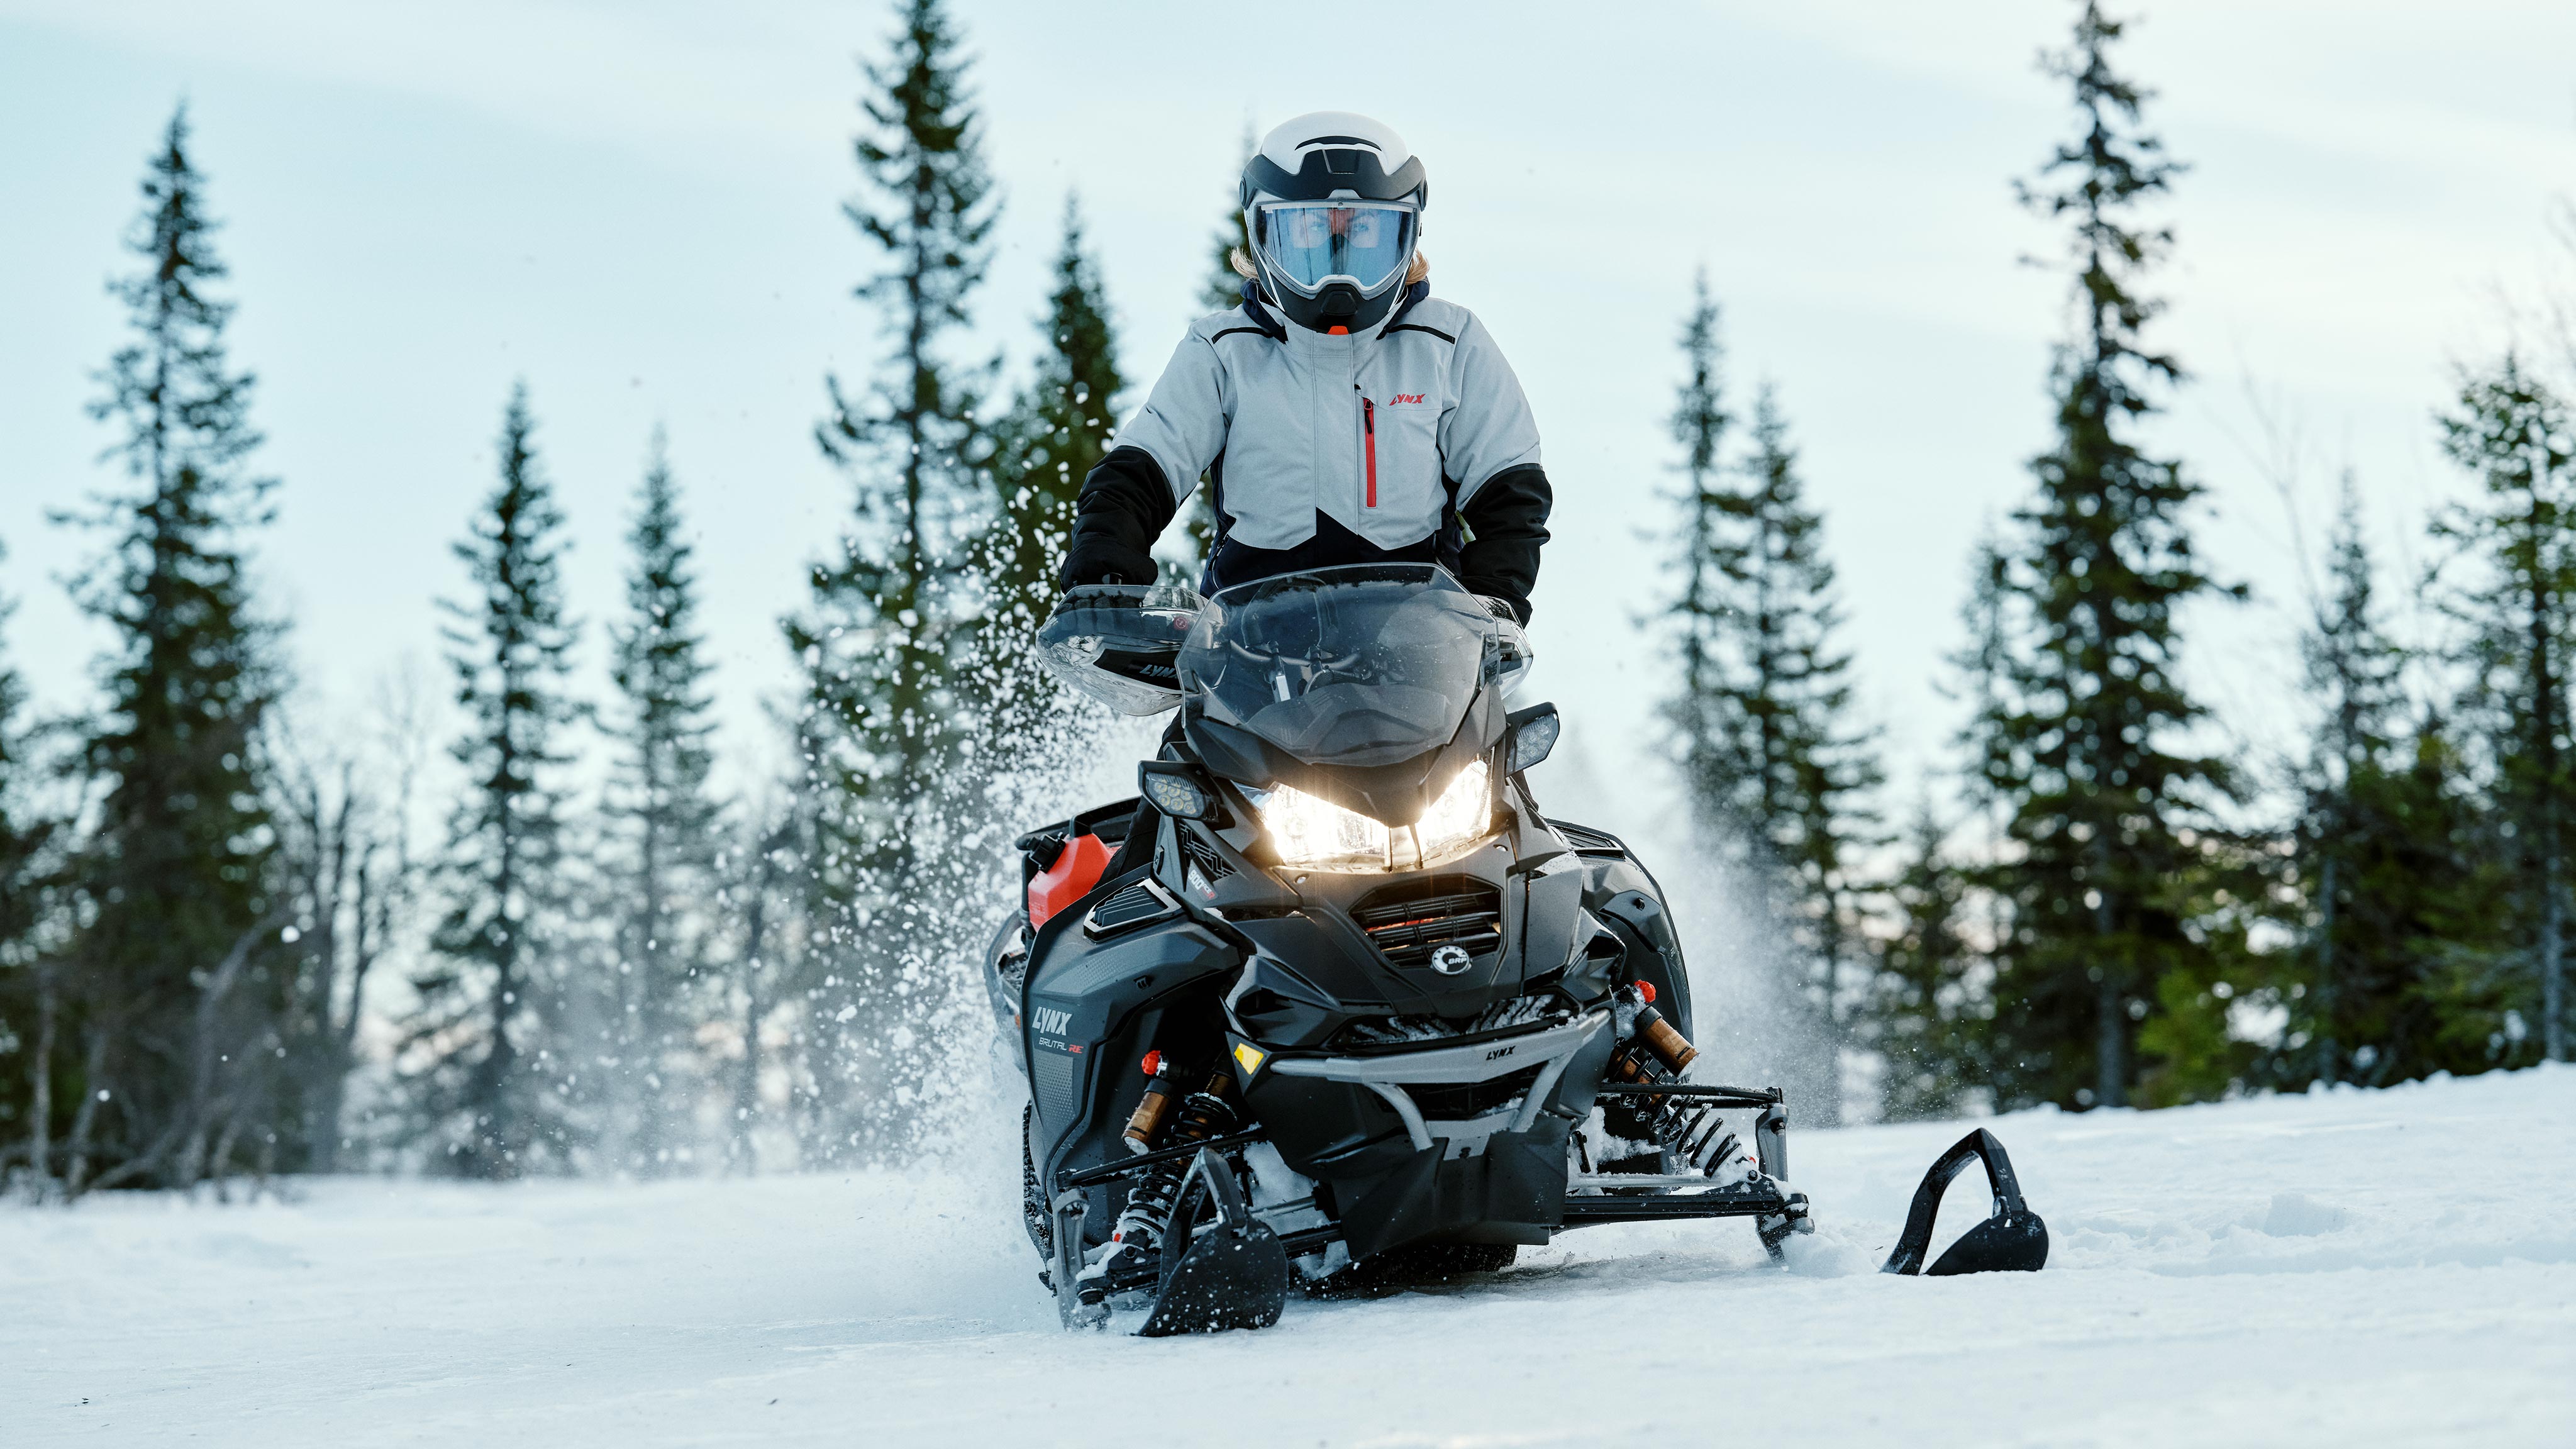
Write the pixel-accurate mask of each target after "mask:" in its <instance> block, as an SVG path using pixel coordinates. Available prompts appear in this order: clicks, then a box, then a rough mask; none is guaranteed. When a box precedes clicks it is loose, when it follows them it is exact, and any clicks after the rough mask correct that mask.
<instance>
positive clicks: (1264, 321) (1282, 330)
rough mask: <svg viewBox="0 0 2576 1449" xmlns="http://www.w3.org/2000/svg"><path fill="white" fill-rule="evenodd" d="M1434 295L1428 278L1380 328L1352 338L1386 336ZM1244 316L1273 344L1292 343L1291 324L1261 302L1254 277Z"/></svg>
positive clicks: (1246, 286) (1246, 291) (1408, 291)
mask: <svg viewBox="0 0 2576 1449" xmlns="http://www.w3.org/2000/svg"><path fill="white" fill-rule="evenodd" d="M1430 295H1431V280H1430V279H1429V278H1428V277H1426V278H1424V279H1423V280H1421V281H1419V282H1415V283H1413V284H1412V285H1410V286H1408V287H1406V288H1405V289H1404V297H1403V299H1402V300H1400V301H1398V302H1397V303H1396V304H1395V305H1394V306H1393V307H1390V308H1388V309H1387V313H1386V315H1385V316H1383V317H1381V318H1379V319H1378V320H1377V325H1376V326H1373V327H1370V328H1368V329H1366V330H1365V331H1361V332H1355V333H1352V334H1351V335H1352V336H1354V337H1360V338H1374V337H1383V336H1385V335H1386V330H1387V329H1388V328H1390V327H1393V326H1394V325H1395V324H1396V323H1398V322H1401V321H1403V320H1404V314H1406V313H1407V312H1410V311H1412V310H1413V309H1414V308H1415V307H1418V306H1420V305H1421V304H1422V303H1423V302H1424V301H1425V300H1426V299H1427V298H1429V297H1430ZM1243 315H1244V316H1245V317H1247V318H1249V319H1251V321H1252V325H1253V326H1255V327H1258V328H1260V329H1261V330H1262V331H1264V332H1267V333H1269V334H1270V336H1271V339H1272V340H1273V341H1278V342H1285V341H1287V340H1288V331H1289V324H1288V323H1287V322H1286V321H1285V320H1284V319H1282V318H1281V317H1280V316H1279V315H1278V314H1277V313H1275V312H1273V311H1271V310H1270V308H1269V307H1268V306H1267V305H1265V304H1264V303H1263V301H1262V299H1261V284H1260V283H1259V282H1256V281H1254V280H1253V279H1251V278H1250V277H1246V278H1244V279H1243ZM1297 330H1298V331H1300V332H1307V333H1308V335H1310V336H1313V337H1319V338H1320V337H1323V336H1326V335H1327V334H1325V333H1321V332H1313V331H1311V330H1310V329H1307V328H1303V327H1301V328H1298V329H1297Z"/></svg>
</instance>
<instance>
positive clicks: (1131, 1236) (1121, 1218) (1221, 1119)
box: [1110, 1075, 1235, 1252]
mask: <svg viewBox="0 0 2576 1449" xmlns="http://www.w3.org/2000/svg"><path fill="white" fill-rule="evenodd" d="M1226 1085H1227V1082H1226V1078H1225V1077H1224V1076H1223V1075H1219V1076H1218V1077H1217V1079H1216V1080H1215V1081H1213V1082H1211V1083H1209V1084H1208V1087H1209V1090H1207V1091H1203V1092H1192V1093H1191V1094H1190V1096H1189V1100H1187V1101H1185V1102H1183V1103H1182V1104H1181V1109H1180V1111H1179V1112H1178V1113H1176V1114H1175V1115H1174V1117H1173V1120H1172V1130H1171V1135H1170V1138H1169V1139H1168V1142H1167V1144H1166V1145H1168V1146H1172V1147H1186V1146H1188V1145H1189V1144H1191V1143H1193V1142H1208V1141H1213V1140H1214V1139H1216V1138H1219V1137H1222V1136H1224V1135H1225V1134H1227V1133H1228V1132H1231V1131H1233V1130H1234V1122H1235V1117H1234V1107H1233V1106H1232V1104H1230V1103H1228V1102H1227V1101H1226V1100H1225V1098H1224V1097H1222V1096H1220V1095H1218V1093H1220V1092H1222V1091H1224V1089H1225V1086H1226ZM1189 1170H1190V1159H1189V1158H1188V1157H1177V1158H1174V1159H1173V1160H1171V1161H1169V1162H1158V1163H1156V1164H1154V1165H1153V1166H1152V1167H1149V1168H1147V1169H1145V1171H1144V1172H1143V1173H1142V1174H1140V1175H1139V1176H1138V1177H1137V1179H1136V1185H1135V1186H1133V1187H1131V1188H1129V1189H1127V1207H1126V1210H1125V1211H1123V1212H1121V1213H1119V1214H1118V1223H1117V1226H1116V1227H1115V1228H1114V1229H1113V1230H1112V1231H1111V1233H1110V1238H1111V1240H1112V1241H1114V1242H1118V1243H1123V1244H1125V1245H1126V1246H1127V1249H1128V1251H1130V1252H1143V1251H1146V1250H1148V1249H1151V1248H1157V1247H1159V1246H1161V1244H1162V1241H1163V1234H1164V1232H1165V1231H1166V1230H1168V1229H1169V1228H1170V1227H1171V1225H1172V1208H1173V1205H1174V1204H1175V1203H1177V1202H1178V1201H1179V1199H1180V1195H1181V1181H1182V1179H1184V1178H1186V1177H1188V1176H1189Z"/></svg>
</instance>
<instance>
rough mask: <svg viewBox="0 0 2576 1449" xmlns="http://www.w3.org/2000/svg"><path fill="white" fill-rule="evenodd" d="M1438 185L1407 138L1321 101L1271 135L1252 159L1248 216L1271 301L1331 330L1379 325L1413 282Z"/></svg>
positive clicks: (1246, 191)
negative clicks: (1425, 218) (1322, 106)
mask: <svg viewBox="0 0 2576 1449" xmlns="http://www.w3.org/2000/svg"><path fill="white" fill-rule="evenodd" d="M1430 194H1431V188H1430V187H1429V185H1428V184H1426V183H1425V182H1424V180H1423V178H1422V159H1421V158H1420V157H1418V156H1416V155H1414V154H1413V150H1412V148H1411V147H1408V146H1406V145H1405V144H1404V138H1403V137H1401V136H1398V135H1397V134H1395V132H1393V131H1391V130H1389V129H1388V128H1387V127H1385V126H1384V125H1381V124H1380V123H1378V122H1376V121H1372V120H1370V119H1369V118H1368V117H1366V116H1355V115H1352V114H1351V113H1350V112H1348V111H1316V112H1314V113H1312V114H1311V115H1304V116H1299V117H1297V118H1296V119H1295V120H1293V121H1289V122H1287V123H1286V124H1284V125H1281V126H1279V127H1277V128H1276V129H1274V130H1272V131H1271V133H1270V134H1269V135H1267V136H1264V137H1262V138H1261V149H1260V150H1258V151H1255V152H1254V153H1253V155H1252V159H1251V160H1250V161H1248V162H1246V163H1244V167H1243V191H1242V197H1243V225H1244V230H1245V234H1246V235H1248V236H1250V237H1251V238H1252V260H1253V265H1254V266H1255V267H1256V268H1257V269H1258V270H1259V272H1260V274H1261V286H1262V291H1263V292H1264V293H1266V294H1267V295H1268V297H1269V300H1270V301H1271V303H1272V304H1273V305H1275V306H1277V307H1278V308H1279V310H1280V311H1282V312H1284V313H1286V314H1287V315H1288V318H1289V320H1290V321H1292V322H1295V323H1297V324H1299V325H1300V326H1304V327H1310V328H1313V329H1314V330H1315V331H1318V332H1328V331H1332V330H1334V329H1335V328H1341V329H1345V330H1349V331H1354V332H1356V331H1358V330H1360V329H1361V328H1364V327H1370V326H1374V325H1376V323H1377V321H1378V319H1380V318H1382V317H1384V316H1385V315H1386V313H1387V309H1388V308H1390V307H1392V306H1394V305H1395V300H1396V298H1397V297H1398V296H1400V295H1402V293H1403V291H1404V277H1405V273H1406V272H1407V270H1408V269H1410V268H1411V267H1412V265H1413V249H1414V245H1415V243H1416V242H1418V241H1420V240H1421V236H1422V208H1423V204H1424V202H1426V201H1427V200H1428V199H1429V198H1430Z"/></svg>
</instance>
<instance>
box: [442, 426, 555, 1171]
mask: <svg viewBox="0 0 2576 1449" xmlns="http://www.w3.org/2000/svg"><path fill="white" fill-rule="evenodd" d="M535 430H536V422H535V420H534V418H532V417H531V416H530V414H529V411H528V390H527V385H526V384H525V383H521V384H519V385H518V386H516V387H514V388H513V389H512V390H511V393H510V401H509V405H508V407H507V408H506V409H505V410H504V412H503V414H502V421H501V436H500V443H499V454H500V470H499V471H500V477H499V481H498V483H497V484H496V486H495V487H494V488H493V490H492V493H491V495H490V497H489V498H488V499H487V500H486V501H485V503H484V505H483V510H482V512H481V514H480V515H479V516H478V517H477V518H476V519H475V521H474V522H473V524H472V525H471V526H470V528H469V529H468V531H467V536H466V537H465V538H464V539H463V540H462V541H460V542H459V543H457V544H456V546H455V554H456V557H457V559H458V560H459V561H461V562H462V563H463V564H464V565H465V567H466V570H467V573H468V576H469V577H470V578H471V579H472V581H473V585H474V589H475V593H474V595H473V596H472V597H471V598H470V599H469V600H468V601H467V602H464V603H455V602H443V603H442V607H443V608H444V609H445V611H446V612H447V614H448V615H449V617H450V618H451V619H453V620H454V623H453V624H452V625H451V626H450V627H449V628H447V629H446V630H445V631H444V633H445V636H446V639H447V642H448V646H449V653H448V663H449V666H450V667H451V668H452V669H453V670H454V671H455V676H456V696H455V698H456V703H457V705H458V706H459V707H460V708H461V709H462V710H463V711H464V712H465V717H466V720H467V729H466V733H465V734H464V735H463V736H462V737H461V738H459V739H458V740H457V741H456V743H455V744H454V745H453V746H452V747H451V749H450V753H451V754H452V755H453V756H454V758H455V760H456V762H457V764H458V765H460V766H462V767H463V769H464V771H465V774H466V787H465V791H464V793H463V795H462V796H460V797H459V798H458V800H457V801H456V804H455V806H454V807H453V809H452V810H451V811H450V813H449V816H448V822H447V849H446V859H445V861H444V872H445V875H446V886H447V896H448V904H447V910H446V914H445V917H444V918H443V919H442V920H441V922H440V924H439V927H438V930H437V932H436V935H435V938H434V940H433V942H432V949H433V951H434V953H435V956H436V960H435V962H434V963H433V964H432V966H431V967H430V969H428V970H426V971H425V972H423V973H422V974H421V975H419V976H417V977H416V978H415V979H414V981H413V985H414V987H415V988H416V989H417V991H418V993H419V997H420V1009H419V1013H418V1015H417V1016H416V1017H415V1019H414V1020H413V1021H412V1022H411V1023H410V1029H409V1031H408V1032H407V1033H406V1037H405V1041H404V1050H405V1054H406V1055H407V1056H408V1057H409V1058H410V1059H411V1062H412V1070H413V1074H414V1087H415V1090H416V1093H417V1100H418V1103H419V1106H420V1107H421V1109H422V1112H423V1120H422V1123H421V1135H422V1136H423V1137H424V1138H425V1139H426V1140H427V1142H428V1144H429V1146H430V1147H431V1149H432V1150H433V1152H435V1153H438V1154H441V1156H439V1157H434V1158H433V1159H432V1165H433V1166H441V1165H443V1166H444V1167H445V1168H446V1169H447V1170H449V1171H452V1172H454V1173H456V1174H457V1175H459V1176H464V1177H486V1178H503V1177H515V1176H519V1175H521V1174H523V1173H526V1172H528V1171H530V1170H533V1169H535V1168H537V1167H540V1166H553V1167H557V1168H560V1167H562V1166H564V1165H565V1164H566V1161H567V1156H568V1154H569V1152H570V1150H571V1149H572V1147H573V1146H574V1141H573V1138H572V1134H571V1124H570V1123H569V1121H568V1120H567V1114H566V1112H565V1110H564V1106H563V1102H562V1097H563V1095H564V1093H565V1091H566V1090H567V1089H568V1088H569V1086H570V1085H571V1084H570V1081H569V1080H568V1079H569V1078H570V1077H571V1075H572V1074H573V1072H574V1070H575V1068H574V1065H573V1063H572V1062H571V1061H570V1060H569V1059H568V1057H567V1054H566V1051H565V1050H564V1046H565V1043H564V1035H565V1033H564V1031H563V1024H562V1022H561V1020H560V1006H561V995H562V993H561V991H560V989H559V988H560V986H561V985H562V983H560V982H559V981H557V980H556V979H555V975H556V968H557V966H558V964H559V963H558V959H557V956H556V954H555V953H557V952H558V951H559V950H560V949H561V948H562V946H563V942H562V940H561V937H560V916H561V913H562V911H563V909H564V906H565V895H566V892H565V886H564V881H563V869H564V860H563V851H562V845H563V841H562V835H563V829H564V821H563V796H562V790H561V786H560V784H559V778H558V777H559V775H560V772H561V771H562V768H563V766H564V765H565V764H566V763H567V762H568V758H569V757H568V756H567V755H566V753H565V751H564V743H563V736H564V733H565V731H566V730H567V729H568V728H569V727H570V726H571V725H572V724H573V723H574V722H575V720H576V719H577V718H578V717H579V710H578V708H577V706H576V705H575V703H574V702H573V700H572V698H571V696H570V694H569V692H568V691H569V682H568V676H569V674H570V667H571V661H570V655H571V652H572V646H573V636H574V626H573V625H572V623H571V622H570V621H569V620H568V619H567V618H566V617H565V615H564V603H563V579H562V561H563V552H564V549H565V547H566V546H567V545H566V544H565V541H564V539H563V536H562V535H563V528H564V518H563V513H562V511H561V510H560V509H559V508H557V507H556V505H555V500H554V490H553V487H552V485H550V484H549V483H548V482H547V481H546V478H545V474H544V472H543V469H542V468H541V466H540V463H539V460H538V457H537V453H536V445H535V438H534V433H535Z"/></svg>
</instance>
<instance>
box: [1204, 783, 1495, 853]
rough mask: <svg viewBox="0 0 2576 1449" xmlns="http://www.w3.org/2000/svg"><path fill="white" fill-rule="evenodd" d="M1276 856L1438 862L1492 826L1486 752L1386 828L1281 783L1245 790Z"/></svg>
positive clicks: (1491, 804)
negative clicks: (1406, 818)
mask: <svg viewBox="0 0 2576 1449" xmlns="http://www.w3.org/2000/svg"><path fill="white" fill-rule="evenodd" d="M1244 793H1245V794H1246V795H1247V796H1249V797H1250V798H1251V800H1252V803H1253V806H1254V808H1255V809H1257V810H1259V811H1260V812H1261V827H1262V829H1263V830H1264V831H1266V832H1268V834H1269V836H1270V848H1271V849H1272V850H1273V851H1275V852H1277V853H1278V856H1279V863H1280V864H1282V865H1286V866H1293V867H1297V868H1299V869H1304V870H1338V871H1365V870H1414V869H1418V868H1420V867H1422V866H1427V865H1438V864H1439V863H1440V862H1442V861H1444V860H1447V859H1449V858H1450V857H1451V856H1454V855H1456V854H1458V853H1459V852H1460V851H1462V850H1465V849H1466V848H1467V847H1468V846H1471V845H1474V844H1475V843H1476V842H1478V841H1480V840H1482V839H1484V838H1485V837H1486V836H1488V835H1490V834H1492V833H1493V829H1494V798H1493V791H1492V789H1491V786H1490V784H1489V780H1488V776H1487V774H1486V770H1485V762H1484V761H1483V760H1470V761H1469V762H1468V763H1467V768H1465V769H1463V770H1460V771H1459V772H1458V778H1457V779H1454V780H1452V781H1450V782H1449V788H1448V789H1446V790H1443V791H1441V792H1440V798H1439V799H1437V800H1434V801H1432V802H1431V808H1430V809H1429V810H1426V811H1424V812H1423V813H1422V819H1421V820H1420V821H1418V822H1416V823H1414V824H1412V825H1398V826H1395V827H1393V828H1389V827H1388V826H1386V825H1385V824H1382V823H1381V822H1379V821H1375V820H1371V819H1370V818H1369V817H1367V816H1365V815H1362V814H1360V813H1358V812H1357V811H1353V810H1345V809H1343V808H1342V807H1341V806H1339V805H1336V804H1334V803H1333V802H1331V801H1330V800H1323V799H1319V798H1317V797H1315V796H1313V795H1309V794H1307V793H1306V792H1305V791H1303V790H1298V789H1294V788H1291V787H1289V786H1286V785H1282V786H1280V787H1279V788H1278V789H1275V790H1271V791H1267V792H1263V791H1257V790H1247V791H1245V792H1244Z"/></svg>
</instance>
